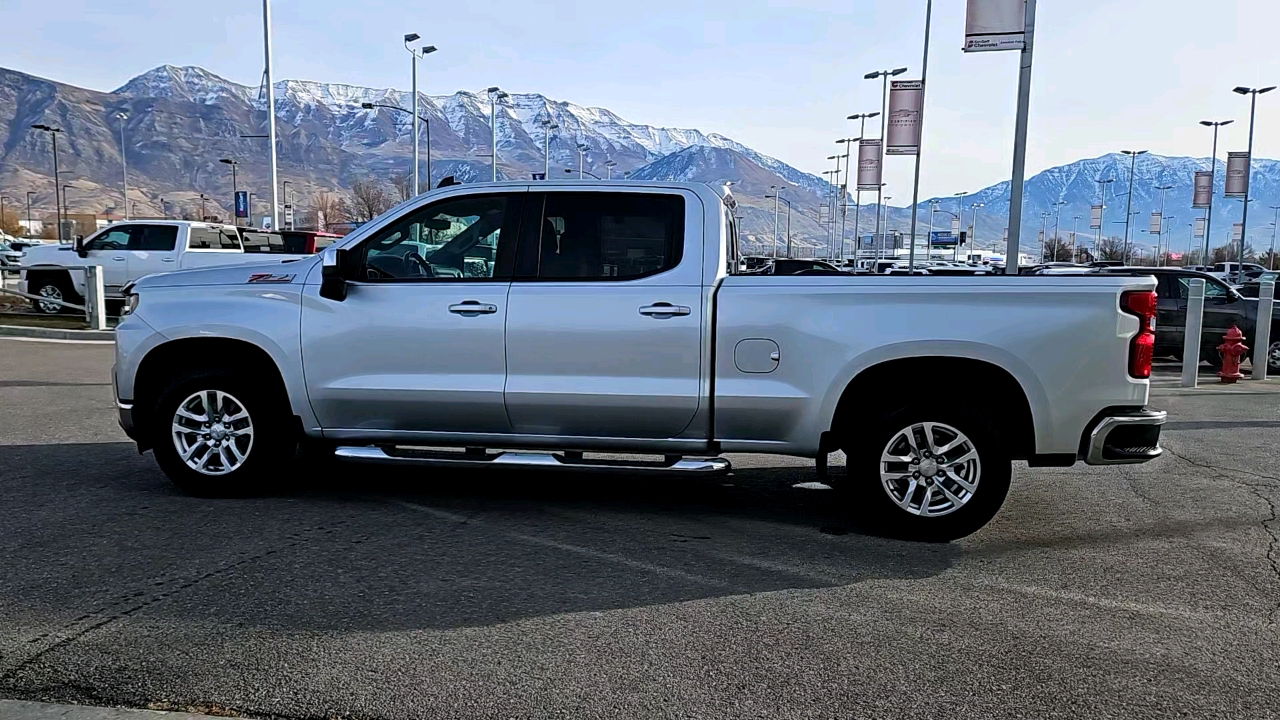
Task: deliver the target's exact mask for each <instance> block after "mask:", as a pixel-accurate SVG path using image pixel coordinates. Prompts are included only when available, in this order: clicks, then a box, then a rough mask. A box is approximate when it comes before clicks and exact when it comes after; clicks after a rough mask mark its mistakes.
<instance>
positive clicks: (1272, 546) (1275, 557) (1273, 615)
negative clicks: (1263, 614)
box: [1165, 445, 1280, 627]
mask: <svg viewBox="0 0 1280 720" xmlns="http://www.w3.org/2000/svg"><path fill="white" fill-rule="evenodd" d="M1165 450H1166V451H1168V452H1169V454H1170V455H1173V456H1174V457H1176V458H1178V459H1180V460H1182V461H1183V462H1185V463H1187V464H1188V465H1192V466H1194V467H1198V468H1203V469H1205V470H1211V471H1213V473H1214V474H1216V475H1217V476H1218V477H1219V478H1221V479H1223V480H1226V481H1228V482H1231V483H1234V484H1236V485H1239V486H1241V487H1245V488H1248V489H1249V492H1251V493H1253V494H1254V496H1256V497H1257V498H1258V499H1259V500H1261V501H1262V502H1264V503H1266V504H1267V508H1268V509H1269V510H1270V511H1271V516H1270V517H1268V518H1266V519H1264V520H1263V521H1262V530H1263V532H1265V533H1266V534H1267V536H1268V538H1269V539H1270V542H1269V543H1268V544H1267V562H1268V563H1270V565H1271V572H1272V574H1273V575H1275V577H1276V580H1277V582H1280V531H1278V530H1277V528H1276V525H1277V520H1278V519H1280V511H1278V508H1277V506H1276V501H1275V500H1273V499H1271V498H1270V497H1269V496H1268V495H1267V494H1266V493H1264V492H1262V489H1263V488H1266V489H1269V490H1275V489H1277V488H1276V486H1274V485H1271V484H1267V483H1250V482H1245V481H1244V480H1241V479H1239V478H1237V477H1233V476H1232V474H1231V473H1241V474H1245V475H1256V476H1257V477H1262V478H1267V479H1268V480H1276V481H1277V482H1280V478H1277V477H1273V476H1271V475H1265V474H1263V473H1258V472H1253V471H1250V470H1243V469H1240V468H1231V467H1223V466H1220V465H1214V464H1211V463H1205V462H1200V461H1197V460H1193V459H1191V458H1190V457H1187V456H1186V455H1184V454H1182V453H1180V452H1178V451H1177V450H1174V449H1173V448H1171V447H1169V446H1168V445H1165ZM1277 620H1280V598H1278V599H1277V600H1276V603H1275V605H1274V606H1273V607H1272V609H1271V612H1270V613H1268V615H1267V625H1268V627H1274V626H1275V625H1276V623H1277Z"/></svg>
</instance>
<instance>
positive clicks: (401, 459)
mask: <svg viewBox="0 0 1280 720" xmlns="http://www.w3.org/2000/svg"><path fill="white" fill-rule="evenodd" d="M333 454H334V456H335V457H337V458H338V459H340V460H347V461H350V462H358V463H369V464H375V465H401V466H416V467H443V468H499V467H501V468H526V469H530V468H531V469H537V470H590V471H593V472H615V473H626V474H634V473H654V474H664V473H677V474H681V475H720V474H724V473H727V472H729V470H730V469H732V467H731V465H730V464H729V461H728V460H726V459H724V458H719V457H712V458H668V459H667V460H665V461H661V462H644V461H634V460H594V459H585V458H582V457H580V456H578V455H577V454H576V453H573V454H570V453H563V454H556V453H549V452H516V451H510V450H508V451H501V452H496V453H473V452H466V453H461V452H432V451H429V450H415V449H410V448H396V447H377V446H375V447H370V446H356V447H339V448H337V449H336V450H334V453H333Z"/></svg>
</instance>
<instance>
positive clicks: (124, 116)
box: [116, 112, 129, 120]
mask: <svg viewBox="0 0 1280 720" xmlns="http://www.w3.org/2000/svg"><path fill="white" fill-rule="evenodd" d="M116 119H117V120H128V119H129V113H126V112H118V113H116Z"/></svg>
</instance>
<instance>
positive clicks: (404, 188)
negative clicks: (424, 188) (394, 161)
mask: <svg viewBox="0 0 1280 720" xmlns="http://www.w3.org/2000/svg"><path fill="white" fill-rule="evenodd" d="M391 186H392V187H394V188H395V189H396V195H399V196H400V200H401V201H404V200H408V199H409V198H411V197H413V178H412V177H411V176H410V175H409V173H407V172H402V173H396V174H394V175H392V176H391Z"/></svg>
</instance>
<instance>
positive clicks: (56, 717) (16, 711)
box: [0, 700, 213, 720]
mask: <svg viewBox="0 0 1280 720" xmlns="http://www.w3.org/2000/svg"><path fill="white" fill-rule="evenodd" d="M0 718H4V719H5V720H213V716H211V715H192V714H191V713H183V712H161V711H158V710H125V709H122V708H100V707H91V706H89V705H51V704H48V703H38V702H26V701H24V700H0Z"/></svg>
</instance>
